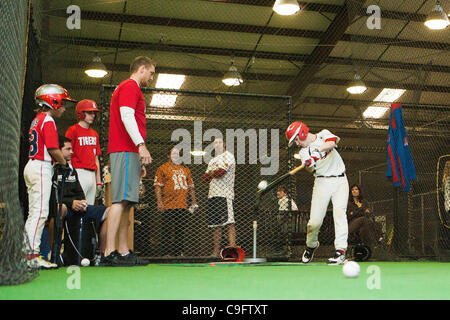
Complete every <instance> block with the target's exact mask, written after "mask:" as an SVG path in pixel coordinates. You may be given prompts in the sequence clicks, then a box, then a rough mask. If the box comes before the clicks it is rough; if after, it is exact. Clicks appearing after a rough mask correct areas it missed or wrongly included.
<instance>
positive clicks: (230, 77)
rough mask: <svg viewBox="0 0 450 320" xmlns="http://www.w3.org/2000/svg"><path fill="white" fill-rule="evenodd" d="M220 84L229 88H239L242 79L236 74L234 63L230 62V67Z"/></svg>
mask: <svg viewBox="0 0 450 320" xmlns="http://www.w3.org/2000/svg"><path fill="white" fill-rule="evenodd" d="M222 82H223V83H225V85H227V86H229V87H231V86H239V85H240V84H241V83H242V82H244V80H243V79H242V76H241V74H240V73H239V72H238V70H237V69H236V67H235V66H234V61H233V60H232V61H231V66H230V68H229V69H228V71H227V72H226V73H225V75H224V76H223V78H222Z"/></svg>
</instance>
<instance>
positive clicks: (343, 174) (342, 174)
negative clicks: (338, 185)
mask: <svg viewBox="0 0 450 320" xmlns="http://www.w3.org/2000/svg"><path fill="white" fill-rule="evenodd" d="M344 176H345V172H342V173H341V174H340V175H338V176H316V178H339V177H344Z"/></svg>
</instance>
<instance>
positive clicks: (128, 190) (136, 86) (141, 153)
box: [101, 56, 155, 266]
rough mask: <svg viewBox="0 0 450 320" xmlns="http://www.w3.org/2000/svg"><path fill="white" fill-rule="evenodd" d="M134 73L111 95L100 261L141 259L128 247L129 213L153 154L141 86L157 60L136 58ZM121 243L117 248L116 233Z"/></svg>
mask: <svg viewBox="0 0 450 320" xmlns="http://www.w3.org/2000/svg"><path fill="white" fill-rule="evenodd" d="M130 73H131V76H130V78H129V79H127V80H125V81H122V82H121V83H120V84H119V86H118V87H117V88H116V89H115V90H114V92H113V95H112V98H111V106H110V119H109V141H108V153H109V155H110V163H111V197H112V206H111V209H110V212H109V218H108V226H107V235H106V248H105V255H104V256H103V257H102V259H101V265H105V266H108V265H110V266H117V265H137V264H141V261H139V259H138V258H137V257H136V256H135V255H134V254H133V253H132V252H131V251H130V250H129V248H128V223H129V222H128V221H129V220H128V214H129V211H130V209H131V207H132V206H133V205H134V204H137V203H139V181H140V178H141V177H143V176H145V175H146V170H145V166H147V165H149V164H150V163H151V162H152V157H151V155H150V152H149V151H148V149H147V147H146V146H145V138H146V127H145V122H146V118H145V101H144V96H143V95H142V91H141V89H140V87H141V86H148V84H149V81H150V80H152V79H153V76H154V74H155V62H154V61H153V60H152V59H150V58H148V57H144V56H140V57H137V58H135V59H134V61H133V62H132V63H131V66H130ZM117 233H118V234H119V247H118V248H116V244H115V239H116V234H117Z"/></svg>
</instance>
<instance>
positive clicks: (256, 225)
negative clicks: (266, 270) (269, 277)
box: [244, 193, 267, 264]
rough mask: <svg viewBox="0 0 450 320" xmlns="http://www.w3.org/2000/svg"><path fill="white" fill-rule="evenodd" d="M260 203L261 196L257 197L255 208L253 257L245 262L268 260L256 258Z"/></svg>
mask: <svg viewBox="0 0 450 320" xmlns="http://www.w3.org/2000/svg"><path fill="white" fill-rule="evenodd" d="M259 203H260V194H259V193H257V195H256V203H255V208H254V219H253V257H252V258H246V259H244V262H249V263H252V264H254V263H264V262H267V259H266V258H257V257H256V249H257V235H258V216H259Z"/></svg>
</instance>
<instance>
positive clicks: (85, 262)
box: [81, 258, 91, 267]
mask: <svg viewBox="0 0 450 320" xmlns="http://www.w3.org/2000/svg"><path fill="white" fill-rule="evenodd" d="M90 264H91V262H90V261H89V259H88V258H83V260H81V265H82V266H83V267H87V266H89V265H90Z"/></svg>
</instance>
